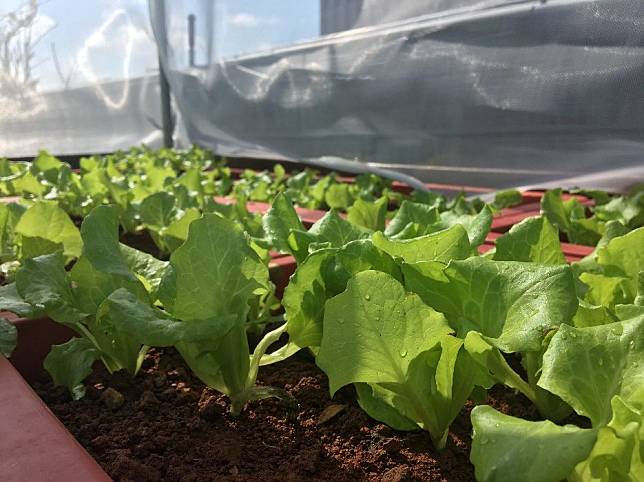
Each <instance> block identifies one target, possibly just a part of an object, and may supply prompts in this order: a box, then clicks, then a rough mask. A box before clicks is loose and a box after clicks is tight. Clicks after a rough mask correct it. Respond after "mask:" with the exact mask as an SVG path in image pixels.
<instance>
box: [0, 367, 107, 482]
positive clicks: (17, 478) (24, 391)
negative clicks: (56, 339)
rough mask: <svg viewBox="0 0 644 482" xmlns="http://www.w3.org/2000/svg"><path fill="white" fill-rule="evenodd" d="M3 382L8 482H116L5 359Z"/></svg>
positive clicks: (0, 449) (1, 449)
mask: <svg viewBox="0 0 644 482" xmlns="http://www.w3.org/2000/svg"><path fill="white" fill-rule="evenodd" d="M0 384H2V390H0V413H2V416H1V417H0V420H1V421H0V431H1V432H2V437H0V454H2V456H1V457H0V474H2V480H3V481H4V482H24V481H26V480H34V481H40V480H43V481H44V480H51V481H59V480H60V481H63V480H64V481H83V482H107V481H110V480H111V479H110V478H109V477H108V475H107V474H106V473H105V472H103V469H101V467H100V466H99V465H98V463H97V462H96V461H95V460H94V459H93V458H92V457H91V455H89V454H88V453H87V452H86V451H85V449H84V448H83V447H81V445H80V444H79V443H78V442H77V441H76V439H74V437H73V436H72V435H71V434H70V433H69V432H68V431H67V429H65V427H64V426H63V424H62V423H60V421H59V420H58V419H57V418H56V416H55V415H54V414H53V413H51V411H50V410H49V409H48V408H47V406H46V405H45V404H44V403H43V402H42V400H40V398H38V395H36V393H35V392H34V391H33V390H32V389H31V388H30V387H29V385H27V383H26V382H25V380H24V379H23V378H22V377H21V376H20V374H19V373H18V372H17V371H16V369H15V368H14V367H13V366H12V365H11V363H9V361H7V359H6V358H4V357H3V356H1V355H0Z"/></svg>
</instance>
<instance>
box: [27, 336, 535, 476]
mask: <svg viewBox="0 0 644 482" xmlns="http://www.w3.org/2000/svg"><path fill="white" fill-rule="evenodd" d="M86 382H87V383H86V384H87V396H86V397H85V399H83V400H80V401H72V400H71V399H70V397H69V395H68V393H67V391H66V390H65V389H63V388H61V387H54V386H53V384H52V382H51V381H50V380H49V378H48V377H47V375H45V374H44V373H43V375H42V377H41V378H40V380H39V381H38V382H37V383H35V387H34V388H35V389H36V391H37V392H38V394H39V395H40V396H41V397H42V398H43V400H45V402H46V403H47V404H48V405H49V407H50V408H51V410H52V411H53V412H54V413H55V414H56V415H57V416H58V418H60V420H61V421H62V422H63V423H64V424H65V425H66V426H67V428H68V429H69V430H70V431H71V432H72V433H73V434H74V436H75V437H76V438H77V439H78V440H79V441H80V443H81V444H82V445H83V446H84V447H85V448H86V449H87V450H88V451H89V453H90V454H92V456H93V457H95V458H96V460H97V461H98V462H99V463H100V464H101V466H102V467H103V468H104V470H105V471H106V472H107V473H108V474H109V475H110V476H111V477H112V478H113V479H114V480H116V481H136V482H144V481H186V482H188V481H195V482H197V481H198V482H203V481H211V480H212V481H214V480H216V481H278V480H279V481H283V480H285V481H325V482H329V481H361V480H369V481H387V482H396V481H407V480H423V481H439V480H440V481H470V480H474V468H473V466H472V465H471V464H470V461H469V452H470V442H471V428H472V427H471V424H470V421H469V413H470V410H471V408H472V405H471V404H469V403H468V406H467V407H465V408H464V409H463V411H462V412H461V414H460V415H459V416H458V417H457V418H456V420H455V421H454V423H453V424H452V427H451V431H450V434H449V437H448V442H447V447H446V448H445V449H444V450H443V451H442V452H437V451H436V450H435V449H434V448H433V447H432V444H431V441H430V437H429V435H428V434H427V433H426V432H422V431H418V432H398V431H395V430H392V429H390V428H388V427H387V426H385V425H383V424H381V423H379V422H377V421H375V420H372V419H371V418H369V417H368V416H367V415H366V414H365V413H364V412H363V411H362V410H361V409H360V407H359V406H358V404H357V403H356V400H355V392H354V390H353V388H351V387H347V388H344V389H342V390H340V391H339V392H338V393H337V394H336V395H335V396H334V397H333V399H331V398H330V397H329V391H328V384H327V379H326V376H325V375H324V373H323V372H321V371H320V370H319V369H318V368H317V367H316V365H315V363H314V362H313V361H312V360H311V359H310V358H308V357H307V356H306V354H298V355H295V356H293V357H291V358H290V359H289V360H286V361H285V362H282V363H279V364H276V365H271V366H266V367H262V368H261V369H260V372H259V380H258V383H259V384H263V385H271V386H275V387H281V388H283V389H285V390H287V391H288V392H289V393H290V394H291V395H292V396H293V397H295V399H296V400H297V404H296V405H293V406H288V405H287V404H285V403H284V402H281V401H279V400H273V399H270V400H262V401H259V402H252V403H250V404H248V406H247V407H246V409H245V410H244V411H243V412H242V414H241V415H240V416H239V417H237V418H235V417H232V416H230V415H229V414H228V403H227V400H226V398H225V397H223V396H221V395H219V394H217V393H216V392H214V391H213V390H211V389H209V388H206V387H205V386H204V384H203V383H202V382H200V381H199V380H198V379H197V378H196V377H194V376H193V375H192V373H191V372H190V370H189V369H188V368H187V366H186V365H185V363H184V362H183V360H182V359H181V357H180V356H179V355H178V353H177V352H176V351H174V350H172V349H165V350H156V349H153V350H151V351H150V352H149V353H148V355H147V358H146V360H145V362H144V364H143V368H142V370H141V372H140V373H139V375H138V376H137V377H136V378H134V379H132V378H130V377H129V376H128V375H127V374H125V373H116V374H113V375H110V374H108V373H107V372H106V370H105V369H104V368H103V367H102V366H98V365H97V366H96V369H95V370H94V373H93V374H92V375H91V376H90V377H89V378H88V379H87V380H86ZM487 403H490V404H491V405H493V406H494V407H495V408H497V409H499V410H502V411H503V412H505V413H511V414H513V415H516V416H521V417H524V418H528V419H534V418H536V417H537V413H536V412H535V411H534V409H533V408H532V407H531V405H530V404H529V403H528V402H527V400H524V399H522V398H521V397H519V396H517V395H514V394H513V393H511V392H509V391H504V390H502V389H496V388H495V389H493V390H492V391H491V392H490V393H489V394H488V399H487Z"/></svg>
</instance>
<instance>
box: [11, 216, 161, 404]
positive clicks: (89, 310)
mask: <svg viewBox="0 0 644 482" xmlns="http://www.w3.org/2000/svg"><path fill="white" fill-rule="evenodd" d="M81 237H82V241H83V248H82V254H81V256H80V257H79V258H78V260H77V261H76V263H75V264H74V266H73V268H72V269H71V271H69V272H68V271H66V270H65V264H66V260H65V256H64V255H63V252H61V251H58V252H55V253H52V254H47V255H42V256H37V257H35V258H32V259H26V260H24V262H23V265H22V266H21V268H20V269H19V270H18V272H17V273H16V282H15V284H11V285H7V286H5V287H3V288H2V293H1V294H0V309H1V310H5V311H11V312H14V313H16V314H18V315H21V316H30V317H35V316H39V315H42V314H45V315H47V316H48V317H49V318H51V319H52V320H54V321H57V322H59V323H61V324H64V325H66V326H68V327H70V328H71V329H72V330H74V331H75V332H76V333H77V335H78V336H77V337H75V338H72V339H71V340H70V341H68V342H67V343H64V344H63V345H58V346H54V347H52V350H51V352H50V354H49V355H48V356H47V358H46V359H45V368H46V369H47V371H48V372H49V373H50V375H51V376H52V378H53V380H54V382H55V383H56V384H57V385H64V386H66V387H67V388H68V389H69V390H70V392H71V394H72V395H73V397H74V398H81V397H83V395H84V393H85V389H84V387H83V385H82V380H83V379H84V378H85V377H86V376H87V375H88V374H89V373H90V372H91V366H92V364H93V363H94V361H96V360H99V359H100V360H101V361H102V362H103V363H104V365H105V366H106V368H107V369H108V370H109V371H110V372H114V371H117V370H120V369H126V370H127V371H128V372H129V373H130V374H132V375H134V374H136V372H137V371H138V370H139V368H140V365H141V362H142V360H143V356H144V355H145V353H146V351H147V349H148V348H147V347H146V346H142V345H141V344H140V343H138V342H137V341H136V340H133V339H132V338H131V337H130V336H129V334H128V333H127V332H124V331H121V330H119V329H117V327H116V326H115V325H113V324H109V323H106V322H105V321H104V320H102V318H101V316H100V314H101V313H102V311H103V309H104V302H105V300H106V298H107V297H108V296H109V295H110V294H111V293H112V292H113V291H115V290H117V289H118V288H127V289H128V290H129V291H130V292H132V293H134V294H135V296H137V297H138V298H139V299H141V300H146V301H147V300H149V294H148V291H147V290H146V287H145V285H147V286H149V287H153V286H154V284H155V281H154V279H155V278H158V276H159V275H158V272H159V271H161V270H163V269H165V264H163V263H160V262H158V261H156V260H153V259H150V258H151V257H150V256H149V255H146V254H144V253H141V252H138V251H136V250H134V249H132V248H126V247H122V246H121V245H120V244H119V241H118V218H117V212H116V208H115V207H113V206H100V207H97V208H95V209H94V210H93V211H92V212H91V213H90V214H89V215H88V216H87V217H86V218H85V220H84V221H83V224H82V226H81ZM133 268H135V269H136V270H137V272H135V271H133ZM146 277H149V278H150V279H149V280H147V279H146ZM143 280H145V284H144V282H143Z"/></svg>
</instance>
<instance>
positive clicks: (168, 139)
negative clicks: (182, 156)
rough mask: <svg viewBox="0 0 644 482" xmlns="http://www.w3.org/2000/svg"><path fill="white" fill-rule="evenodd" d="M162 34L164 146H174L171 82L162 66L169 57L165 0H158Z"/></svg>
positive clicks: (160, 82) (159, 46)
mask: <svg viewBox="0 0 644 482" xmlns="http://www.w3.org/2000/svg"><path fill="white" fill-rule="evenodd" d="M158 5H159V10H158V11H159V19H160V22H159V23H160V24H161V25H160V27H161V30H160V32H159V33H160V35H159V39H158V42H157V45H158V50H159V87H160V91H161V92H160V93H161V122H162V126H163V147H172V146H173V142H172V132H173V131H174V125H173V121H172V104H171V103H170V84H169V83H168V77H167V76H166V74H165V71H164V70H163V66H162V60H161V59H162V57H165V58H166V59H167V58H168V57H167V52H168V43H167V42H168V34H167V24H166V17H165V0H158Z"/></svg>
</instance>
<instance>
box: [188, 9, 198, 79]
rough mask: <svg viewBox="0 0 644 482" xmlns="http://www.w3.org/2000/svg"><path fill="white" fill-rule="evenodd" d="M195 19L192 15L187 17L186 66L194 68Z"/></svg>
mask: <svg viewBox="0 0 644 482" xmlns="http://www.w3.org/2000/svg"><path fill="white" fill-rule="evenodd" d="M196 18H197V17H195V14H194V13H191V14H190V15H188V65H190V67H194V66H195V19H196Z"/></svg>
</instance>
